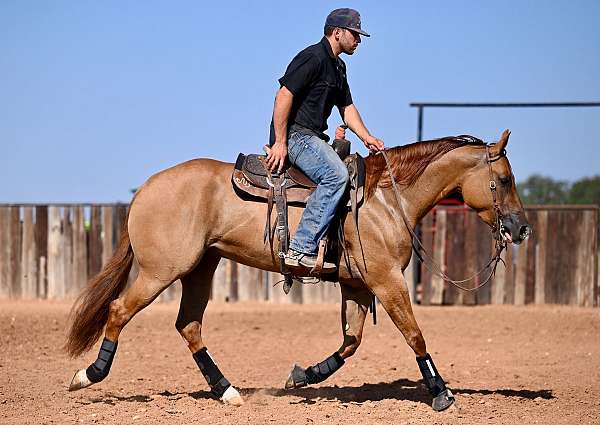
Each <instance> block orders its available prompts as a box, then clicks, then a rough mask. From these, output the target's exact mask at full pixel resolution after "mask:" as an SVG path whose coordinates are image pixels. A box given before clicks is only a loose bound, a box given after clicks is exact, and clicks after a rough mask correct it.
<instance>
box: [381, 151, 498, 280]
mask: <svg viewBox="0 0 600 425" xmlns="http://www.w3.org/2000/svg"><path fill="white" fill-rule="evenodd" d="M381 154H382V155H383V158H384V159H385V164H386V167H387V171H388V173H389V174H390V180H391V182H392V188H393V191H394V195H395V197H396V202H397V203H398V208H399V209H400V215H401V216H402V220H403V221H404V225H405V226H406V228H407V229H408V231H409V233H410V234H411V236H412V247H413V250H414V252H415V254H417V256H418V257H419V259H420V260H421V262H422V263H423V264H425V267H427V269H428V270H429V271H430V272H431V273H432V274H434V275H436V276H438V277H440V278H441V279H442V280H444V281H445V282H448V283H451V284H452V285H454V286H456V287H457V288H459V289H462V290H463V291H468V292H471V291H476V290H478V289H480V288H481V287H483V286H484V285H485V284H486V283H488V282H489V281H490V280H491V279H492V277H494V276H495V274H496V267H497V266H498V263H499V262H502V263H504V260H503V259H502V258H501V257H500V255H501V254H502V251H503V250H504V249H505V248H506V242H505V240H504V237H503V235H502V232H503V231H504V224H503V221H502V218H503V217H502V212H501V211H500V207H499V206H498V201H497V194H496V187H497V186H496V180H495V178H494V175H493V173H492V162H494V161H497V160H499V159H500V158H502V157H503V156H505V155H506V151H505V150H502V152H500V154H498V155H496V156H494V157H490V150H489V145H486V146H485V156H486V162H487V164H488V169H489V172H490V183H489V188H490V191H491V192H492V200H493V203H494V227H493V228H492V236H493V237H494V240H495V241H496V243H495V249H496V253H495V254H494V256H492V257H491V258H490V260H489V261H488V262H487V264H486V265H485V266H484V267H483V268H482V269H481V270H479V271H478V272H476V273H475V274H473V275H472V276H470V277H468V278H466V279H461V280H454V279H451V278H450V277H449V276H448V275H447V274H446V273H444V271H443V270H442V267H441V266H440V265H439V264H437V263H436V262H435V260H434V259H433V258H432V257H431V256H430V255H429V254H428V253H427V250H426V249H425V247H424V246H423V244H422V243H421V241H420V239H419V237H418V236H417V234H416V233H415V231H414V230H413V229H412V227H411V226H410V223H409V222H408V219H407V218H406V214H405V213H404V209H403V208H402V201H401V199H400V193H399V191H398V187H397V185H396V180H395V179H394V175H393V173H392V168H391V166H390V162H389V159H388V157H387V154H386V153H385V151H381ZM504 264H505V263H504ZM505 265H506V264H505ZM488 268H490V273H489V274H488V276H487V278H486V279H485V280H484V281H483V282H482V283H480V284H478V285H477V286H475V287H473V288H466V287H464V286H462V285H461V284H463V283H466V282H469V281H471V280H474V279H475V278H477V277H479V276H480V275H482V274H483V273H484V271H485V270H487V269H488Z"/></svg>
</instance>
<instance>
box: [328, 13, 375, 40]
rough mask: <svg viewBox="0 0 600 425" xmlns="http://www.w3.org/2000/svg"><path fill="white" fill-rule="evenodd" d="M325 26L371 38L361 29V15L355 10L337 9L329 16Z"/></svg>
mask: <svg viewBox="0 0 600 425" xmlns="http://www.w3.org/2000/svg"><path fill="white" fill-rule="evenodd" d="M325 26H332V27H338V28H346V29H349V30H351V31H354V32H357V33H359V34H361V35H364V36H365V37H371V36H370V35H369V34H367V33H366V32H364V31H363V30H362V29H361V28H360V14H359V13H358V12H357V11H356V10H354V9H348V8H343V9H335V10H334V11H332V12H331V13H330V14H329V15H327V19H326V20H325Z"/></svg>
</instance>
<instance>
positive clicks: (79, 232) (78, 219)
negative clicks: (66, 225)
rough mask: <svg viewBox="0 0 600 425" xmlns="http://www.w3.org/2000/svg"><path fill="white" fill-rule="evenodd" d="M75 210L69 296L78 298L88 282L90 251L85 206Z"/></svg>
mask: <svg viewBox="0 0 600 425" xmlns="http://www.w3.org/2000/svg"><path fill="white" fill-rule="evenodd" d="M72 208H73V270H72V276H73V279H72V285H71V288H69V292H68V293H69V296H77V295H78V294H79V293H80V292H81V290H82V289H83V288H85V286H86V284H87V281H88V272H87V266H88V261H87V258H88V249H87V233H86V231H85V211H84V207H83V205H75V206H73V207H72Z"/></svg>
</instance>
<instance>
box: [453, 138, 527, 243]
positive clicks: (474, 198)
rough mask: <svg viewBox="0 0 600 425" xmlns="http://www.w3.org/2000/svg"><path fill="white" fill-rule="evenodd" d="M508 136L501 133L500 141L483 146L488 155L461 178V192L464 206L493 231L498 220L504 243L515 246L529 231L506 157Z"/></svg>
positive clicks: (525, 237)
mask: <svg viewBox="0 0 600 425" xmlns="http://www.w3.org/2000/svg"><path fill="white" fill-rule="evenodd" d="M509 136H510V131H508V130H504V133H502V137H501V138H500V140H499V141H498V142H497V143H495V144H492V145H489V146H488V147H487V152H488V154H484V155H483V156H482V159H481V161H480V163H479V164H478V165H477V166H476V167H474V168H473V169H472V170H471V171H470V172H469V173H467V174H466V175H465V177H464V179H463V181H462V182H461V191H462V196H463V199H464V201H465V203H466V204H467V205H469V206H470V207H471V208H473V209H474V210H476V211H477V213H478V215H479V217H481V219H482V220H483V221H485V222H486V223H487V224H489V225H490V226H491V227H493V228H496V227H497V218H499V219H500V228H499V229H497V230H498V231H500V232H501V235H502V236H503V237H504V238H505V239H506V240H507V241H509V242H514V243H517V244H519V243H521V242H522V241H524V240H525V239H527V237H528V236H529V234H530V232H531V228H530V226H529V224H528V223H527V219H526V218H525V212H524V211H523V204H522V203H521V199H520V198H519V194H518V193H517V188H516V185H515V177H514V176H513V173H512V169H511V167H510V162H508V158H507V156H506V145H507V144H508V137H509ZM494 197H495V201H494ZM496 208H497V209H498V212H499V217H497V215H496Z"/></svg>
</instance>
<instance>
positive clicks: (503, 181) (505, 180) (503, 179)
mask: <svg viewBox="0 0 600 425" xmlns="http://www.w3.org/2000/svg"><path fill="white" fill-rule="evenodd" d="M500 183H501V184H503V185H504V186H510V184H511V183H512V179H511V178H510V177H500Z"/></svg>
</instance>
